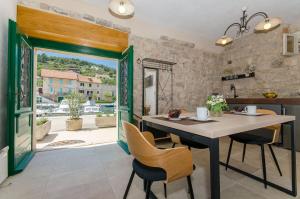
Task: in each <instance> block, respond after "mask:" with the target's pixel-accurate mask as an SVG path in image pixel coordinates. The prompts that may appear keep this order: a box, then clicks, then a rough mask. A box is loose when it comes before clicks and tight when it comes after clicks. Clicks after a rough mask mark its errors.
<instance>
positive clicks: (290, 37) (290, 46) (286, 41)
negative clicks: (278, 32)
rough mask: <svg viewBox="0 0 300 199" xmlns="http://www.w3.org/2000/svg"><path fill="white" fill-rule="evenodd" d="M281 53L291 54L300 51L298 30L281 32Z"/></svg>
mask: <svg viewBox="0 0 300 199" xmlns="http://www.w3.org/2000/svg"><path fill="white" fill-rule="evenodd" d="M282 52H283V55H286V56H292V55H296V54H299V52H300V32H297V33H285V34H283V51H282Z"/></svg>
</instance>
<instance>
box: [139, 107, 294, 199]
mask: <svg viewBox="0 0 300 199" xmlns="http://www.w3.org/2000/svg"><path fill="white" fill-rule="evenodd" d="M182 116H183V117H181V118H182V119H178V120H170V119H169V118H168V117H167V115H152V116H143V117H142V127H141V128H142V131H147V130H150V129H151V130H159V131H163V132H169V133H173V134H175V135H177V136H180V137H182V138H185V139H188V140H191V141H194V142H197V143H200V144H204V145H206V146H208V148H209V154H210V194H211V197H210V198H211V199H219V198H222V196H221V193H220V165H223V166H224V165H225V163H223V162H221V161H220V158H219V140H220V138H222V137H225V136H229V135H233V134H237V133H241V132H246V131H252V130H256V129H260V128H265V127H268V126H272V125H276V124H282V125H289V127H290V128H289V129H290V132H285V133H290V134H291V139H290V142H291V149H290V153H291V171H292V172H291V173H292V175H291V187H290V188H287V187H283V186H281V185H278V184H276V183H273V182H271V181H267V185H268V186H271V187H273V188H275V189H277V190H280V191H282V192H285V193H287V194H289V195H292V196H296V195H297V179H296V176H297V174H296V151H295V128H294V122H295V116H288V115H243V114H234V113H225V114H223V115H222V116H221V117H210V118H209V119H208V120H206V121H199V120H197V119H195V116H196V113H188V114H185V115H182ZM228 168H230V169H232V170H234V171H236V172H239V173H241V174H243V175H246V176H248V177H250V178H252V179H254V180H256V181H258V182H261V183H263V182H264V180H263V179H262V178H261V177H259V176H256V175H254V174H251V173H248V172H246V171H243V170H241V169H239V168H236V167H234V166H231V165H229V166H228Z"/></svg>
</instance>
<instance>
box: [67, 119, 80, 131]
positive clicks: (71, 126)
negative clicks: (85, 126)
mask: <svg viewBox="0 0 300 199" xmlns="http://www.w3.org/2000/svg"><path fill="white" fill-rule="evenodd" d="M66 129H67V131H77V130H80V129H82V118H79V119H78V120H71V119H67V120H66Z"/></svg>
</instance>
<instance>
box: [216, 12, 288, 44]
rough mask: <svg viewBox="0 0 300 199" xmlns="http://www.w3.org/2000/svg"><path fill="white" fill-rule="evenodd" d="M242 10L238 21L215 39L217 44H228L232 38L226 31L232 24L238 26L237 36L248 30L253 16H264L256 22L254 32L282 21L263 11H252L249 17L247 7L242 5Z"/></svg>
mask: <svg viewBox="0 0 300 199" xmlns="http://www.w3.org/2000/svg"><path fill="white" fill-rule="evenodd" d="M242 12H243V15H242V17H241V18H240V22H235V23H232V24H230V25H229V26H228V27H227V28H226V30H225V32H224V36H222V38H220V39H218V40H217V41H216V45H217V46H226V45H227V44H229V43H231V42H232V41H233V39H232V38H230V37H228V36H227V32H228V30H229V29H231V28H232V27H234V26H235V27H237V28H238V31H237V35H238V36H239V35H242V34H243V33H247V32H249V30H250V27H249V25H248V24H249V22H250V21H251V20H252V19H253V18H255V17H263V18H264V20H263V21H261V22H260V23H258V24H257V25H256V26H255V32H267V31H270V30H273V29H275V28H276V27H278V26H279V25H280V24H281V23H282V20H281V19H280V18H269V16H268V15H267V13H265V12H257V13H254V14H253V15H251V16H250V17H248V15H247V7H243V8H242Z"/></svg>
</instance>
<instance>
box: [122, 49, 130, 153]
mask: <svg viewBox="0 0 300 199" xmlns="http://www.w3.org/2000/svg"><path fill="white" fill-rule="evenodd" d="M118 74H119V81H118V99H119V100H118V102H119V103H118V143H119V145H120V146H121V147H122V148H123V149H124V150H125V151H126V152H127V153H128V152H129V151H128V146H127V141H126V136H125V133H124V131H123V128H122V121H128V122H130V123H132V122H133V46H130V47H129V48H128V49H127V50H125V51H124V52H123V53H122V55H121V58H120V59H119V70H118Z"/></svg>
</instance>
